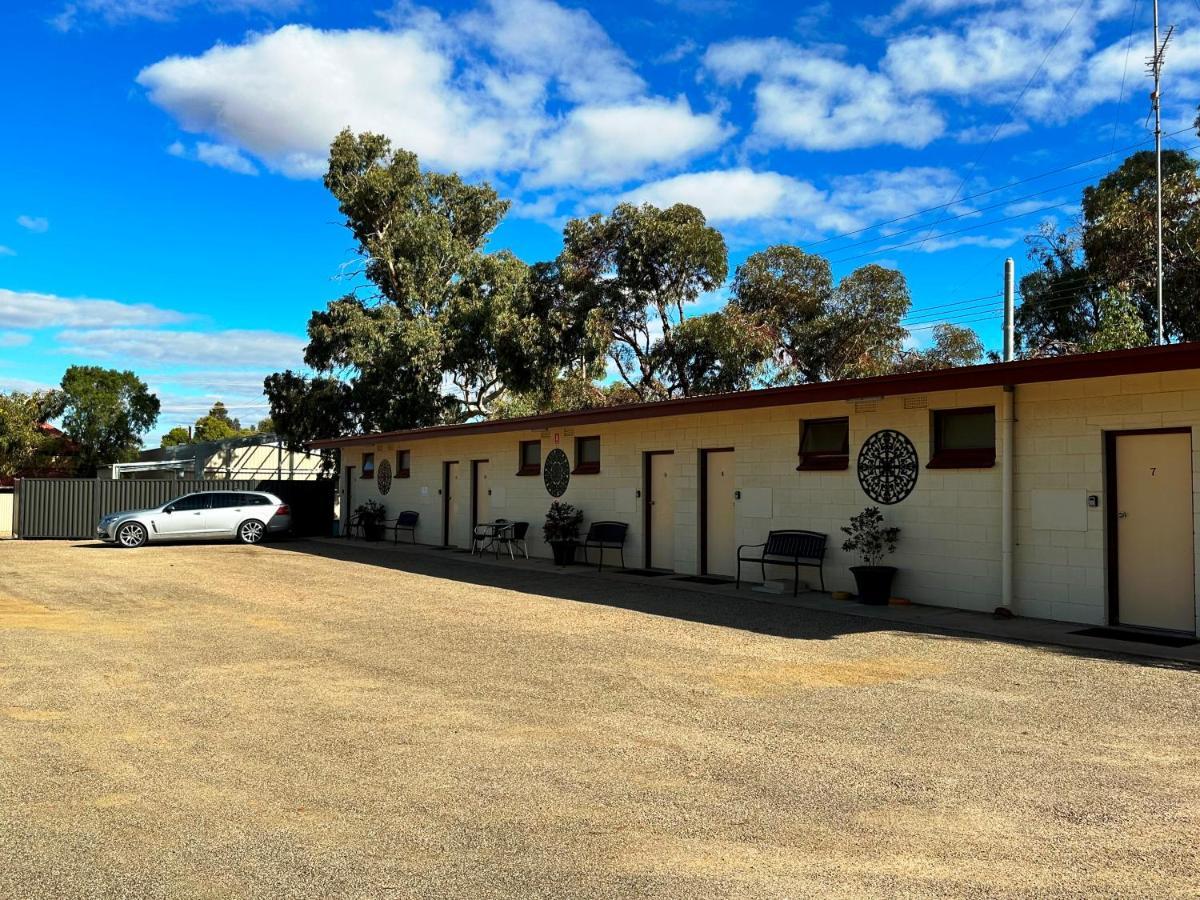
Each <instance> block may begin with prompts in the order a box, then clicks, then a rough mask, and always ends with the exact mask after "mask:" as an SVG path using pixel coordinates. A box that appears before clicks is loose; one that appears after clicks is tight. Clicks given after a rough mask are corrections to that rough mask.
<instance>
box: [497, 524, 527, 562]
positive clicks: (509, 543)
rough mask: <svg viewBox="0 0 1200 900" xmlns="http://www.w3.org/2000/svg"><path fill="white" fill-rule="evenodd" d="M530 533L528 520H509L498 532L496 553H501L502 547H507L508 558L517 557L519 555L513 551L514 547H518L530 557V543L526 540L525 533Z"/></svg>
mask: <svg viewBox="0 0 1200 900" xmlns="http://www.w3.org/2000/svg"><path fill="white" fill-rule="evenodd" d="M528 533H529V523H528V522H509V523H508V524H507V525H506V526H505V527H504V528H501V529H499V530H498V531H497V532H496V555H497V556H499V555H500V548H501V547H507V548H508V558H509V559H516V558H517V556H516V554H515V553H514V552H513V548H514V547H516V548H518V549H519V550H520V551H521V552H522V553H524V554H525V558H526V559H529V544H527V543H526V542H525V535H526V534H528Z"/></svg>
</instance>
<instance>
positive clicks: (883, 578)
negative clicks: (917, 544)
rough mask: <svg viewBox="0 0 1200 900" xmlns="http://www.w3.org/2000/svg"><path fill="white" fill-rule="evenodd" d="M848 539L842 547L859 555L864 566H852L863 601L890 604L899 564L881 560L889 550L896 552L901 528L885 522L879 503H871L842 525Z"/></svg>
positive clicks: (879, 604) (860, 598)
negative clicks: (846, 523)
mask: <svg viewBox="0 0 1200 900" xmlns="http://www.w3.org/2000/svg"><path fill="white" fill-rule="evenodd" d="M842 532H843V533H844V534H845V535H846V541H845V543H843V544H842V549H843V550H845V551H846V552H847V553H856V554H858V557H859V559H861V560H862V561H863V564H862V565H861V566H851V567H850V571H851V572H853V573H854V580H855V582H856V583H857V584H858V599H859V602H860V603H869V604H871V605H872V606H886V605H887V602H888V598H889V597H890V596H891V594H892V579H893V578H895V577H896V567H895V566H881V565H879V563H880V561H881V560H882V559H883V558H884V556H885V555H886V554H888V553H895V552H896V540H897V539H898V538H899V537H900V529H899V528H897V527H896V526H895V525H887V526H885V525H884V524H883V513H881V512H880V511H879V507H878V506H868V507H867V508H866V509H864V510H863V511H862V512H860V513H859V514H858V515H857V516H854V517H853V518H852V519H850V524H849V525H843V526H842Z"/></svg>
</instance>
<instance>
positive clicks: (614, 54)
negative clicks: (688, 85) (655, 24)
mask: <svg viewBox="0 0 1200 900" xmlns="http://www.w3.org/2000/svg"><path fill="white" fill-rule="evenodd" d="M454 25H455V27H456V28H458V29H460V30H461V31H462V32H463V33H464V34H465V35H467V36H469V37H470V38H473V39H474V40H475V41H477V42H479V43H480V44H482V45H484V46H486V47H487V48H488V50H489V51H490V52H491V54H492V55H493V56H494V57H495V58H496V59H497V60H498V61H499V62H500V63H501V64H502V67H503V68H505V69H508V70H510V71H511V70H516V71H519V72H521V73H522V74H523V75H531V76H534V77H535V78H536V79H537V80H538V81H551V80H553V81H554V82H556V83H557V85H558V86H559V88H560V92H561V94H562V96H563V98H564V99H566V100H568V101H570V102H575V103H611V102H613V101H616V100H623V99H627V98H630V97H634V96H636V95H638V94H641V93H643V92H644V91H645V87H646V85H645V82H644V81H643V80H642V78H641V76H639V75H638V74H637V72H636V71H635V70H634V67H633V63H632V62H631V61H630V59H629V57H628V56H626V54H625V53H624V51H622V50H621V49H620V48H619V47H617V45H616V44H614V43H613V42H612V40H611V39H610V38H609V36H608V35H607V34H606V33H605V31H604V29H603V28H601V27H600V24H599V23H598V22H597V21H596V20H595V19H594V18H592V16H591V15H590V14H589V13H588V12H587V11H586V10H583V9H568V8H566V7H562V6H559V5H558V4H557V3H552V2H549V0H491V2H489V3H488V4H487V6H486V8H485V9H483V10H479V11H475V12H470V13H468V14H466V15H464V16H462V17H461V18H460V19H458V20H457V21H456V22H455V23H454Z"/></svg>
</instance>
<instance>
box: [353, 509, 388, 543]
mask: <svg viewBox="0 0 1200 900" xmlns="http://www.w3.org/2000/svg"><path fill="white" fill-rule="evenodd" d="M354 514H355V515H356V516H358V521H359V522H361V523H362V530H363V537H364V538H366V539H367V540H368V541H382V540H383V531H384V528H383V522H384V519H386V518H387V510H386V509H384V507H383V504H382V503H380V502H378V501H377V500H368V501H366V502H365V503H361V504H359V507H358V509H356V510H354Z"/></svg>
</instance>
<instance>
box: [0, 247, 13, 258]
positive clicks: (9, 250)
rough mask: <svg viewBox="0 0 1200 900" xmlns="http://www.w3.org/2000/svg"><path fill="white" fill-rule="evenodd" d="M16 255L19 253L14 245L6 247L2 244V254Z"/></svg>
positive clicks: (0, 248)
mask: <svg viewBox="0 0 1200 900" xmlns="http://www.w3.org/2000/svg"><path fill="white" fill-rule="evenodd" d="M16 255H17V251H16V250H14V249H13V248H12V247H5V246H4V245H3V244H0V256H16Z"/></svg>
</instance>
